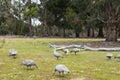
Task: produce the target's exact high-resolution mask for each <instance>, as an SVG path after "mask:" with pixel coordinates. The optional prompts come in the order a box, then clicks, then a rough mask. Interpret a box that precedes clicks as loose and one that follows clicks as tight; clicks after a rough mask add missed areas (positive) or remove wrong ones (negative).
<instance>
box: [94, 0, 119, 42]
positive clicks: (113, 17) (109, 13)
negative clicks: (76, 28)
mask: <svg viewBox="0 0 120 80" xmlns="http://www.w3.org/2000/svg"><path fill="white" fill-rule="evenodd" d="M95 5H97V6H98V10H97V18H98V20H100V21H102V22H104V23H106V26H107V27H106V30H107V31H106V41H114V42H116V41H117V38H118V35H117V34H118V31H117V29H118V27H119V24H120V0H98V1H97V0H96V3H95Z"/></svg>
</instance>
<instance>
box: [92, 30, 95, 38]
mask: <svg viewBox="0 0 120 80" xmlns="http://www.w3.org/2000/svg"><path fill="white" fill-rule="evenodd" d="M91 37H95V31H94V28H92V35H91Z"/></svg>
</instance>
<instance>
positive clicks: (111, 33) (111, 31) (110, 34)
mask: <svg viewBox="0 0 120 80" xmlns="http://www.w3.org/2000/svg"><path fill="white" fill-rule="evenodd" d="M106 41H107V42H111V41H112V42H117V27H116V25H114V24H112V23H108V30H107V35H106Z"/></svg>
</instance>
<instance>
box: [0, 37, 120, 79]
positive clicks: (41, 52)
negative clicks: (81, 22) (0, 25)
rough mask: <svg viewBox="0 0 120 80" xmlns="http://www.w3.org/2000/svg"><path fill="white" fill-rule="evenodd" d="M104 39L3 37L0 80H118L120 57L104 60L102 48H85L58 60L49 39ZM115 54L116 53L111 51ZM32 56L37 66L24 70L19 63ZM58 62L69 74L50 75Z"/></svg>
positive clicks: (75, 40)
mask: <svg viewBox="0 0 120 80" xmlns="http://www.w3.org/2000/svg"><path fill="white" fill-rule="evenodd" d="M93 41H103V39H49V38H48V39H45V38H44V39H16V38H14V39H8V38H6V39H5V43H4V45H3V46H2V47H1V48H0V80H120V60H117V59H113V58H112V59H111V60H107V59H106V54H107V53H108V52H105V51H84V50H81V51H80V52H79V53H78V54H77V55H74V54H72V53H69V54H68V55H65V54H64V53H63V52H62V51H59V52H60V53H61V54H62V55H63V56H64V58H63V59H59V60H58V61H57V60H56V58H55V57H54V56H53V48H50V47H49V46H48V44H49V43H52V42H71V43H72V42H93ZM2 42H4V41H2V39H1V41H0V45H2ZM11 48H15V49H16V50H17V51H18V55H17V58H16V59H13V58H12V57H11V56H9V54H8V52H9V49H11ZM112 53H113V54H114V55H115V54H118V53H119V52H118V51H117V52H112ZM25 59H32V60H34V61H35V62H36V63H37V64H38V67H39V68H38V69H36V68H34V67H33V68H34V69H33V70H27V69H26V67H25V66H22V65H20V63H21V62H22V61H23V60H25ZM57 64H64V65H66V66H67V67H68V68H69V69H70V71H71V72H70V73H69V74H65V75H59V74H58V73H57V74H56V75H54V76H52V71H53V69H54V67H55V66H56V65H57Z"/></svg>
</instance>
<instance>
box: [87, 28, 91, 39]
mask: <svg viewBox="0 0 120 80" xmlns="http://www.w3.org/2000/svg"><path fill="white" fill-rule="evenodd" d="M87 36H88V37H90V28H88V29H87Z"/></svg>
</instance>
